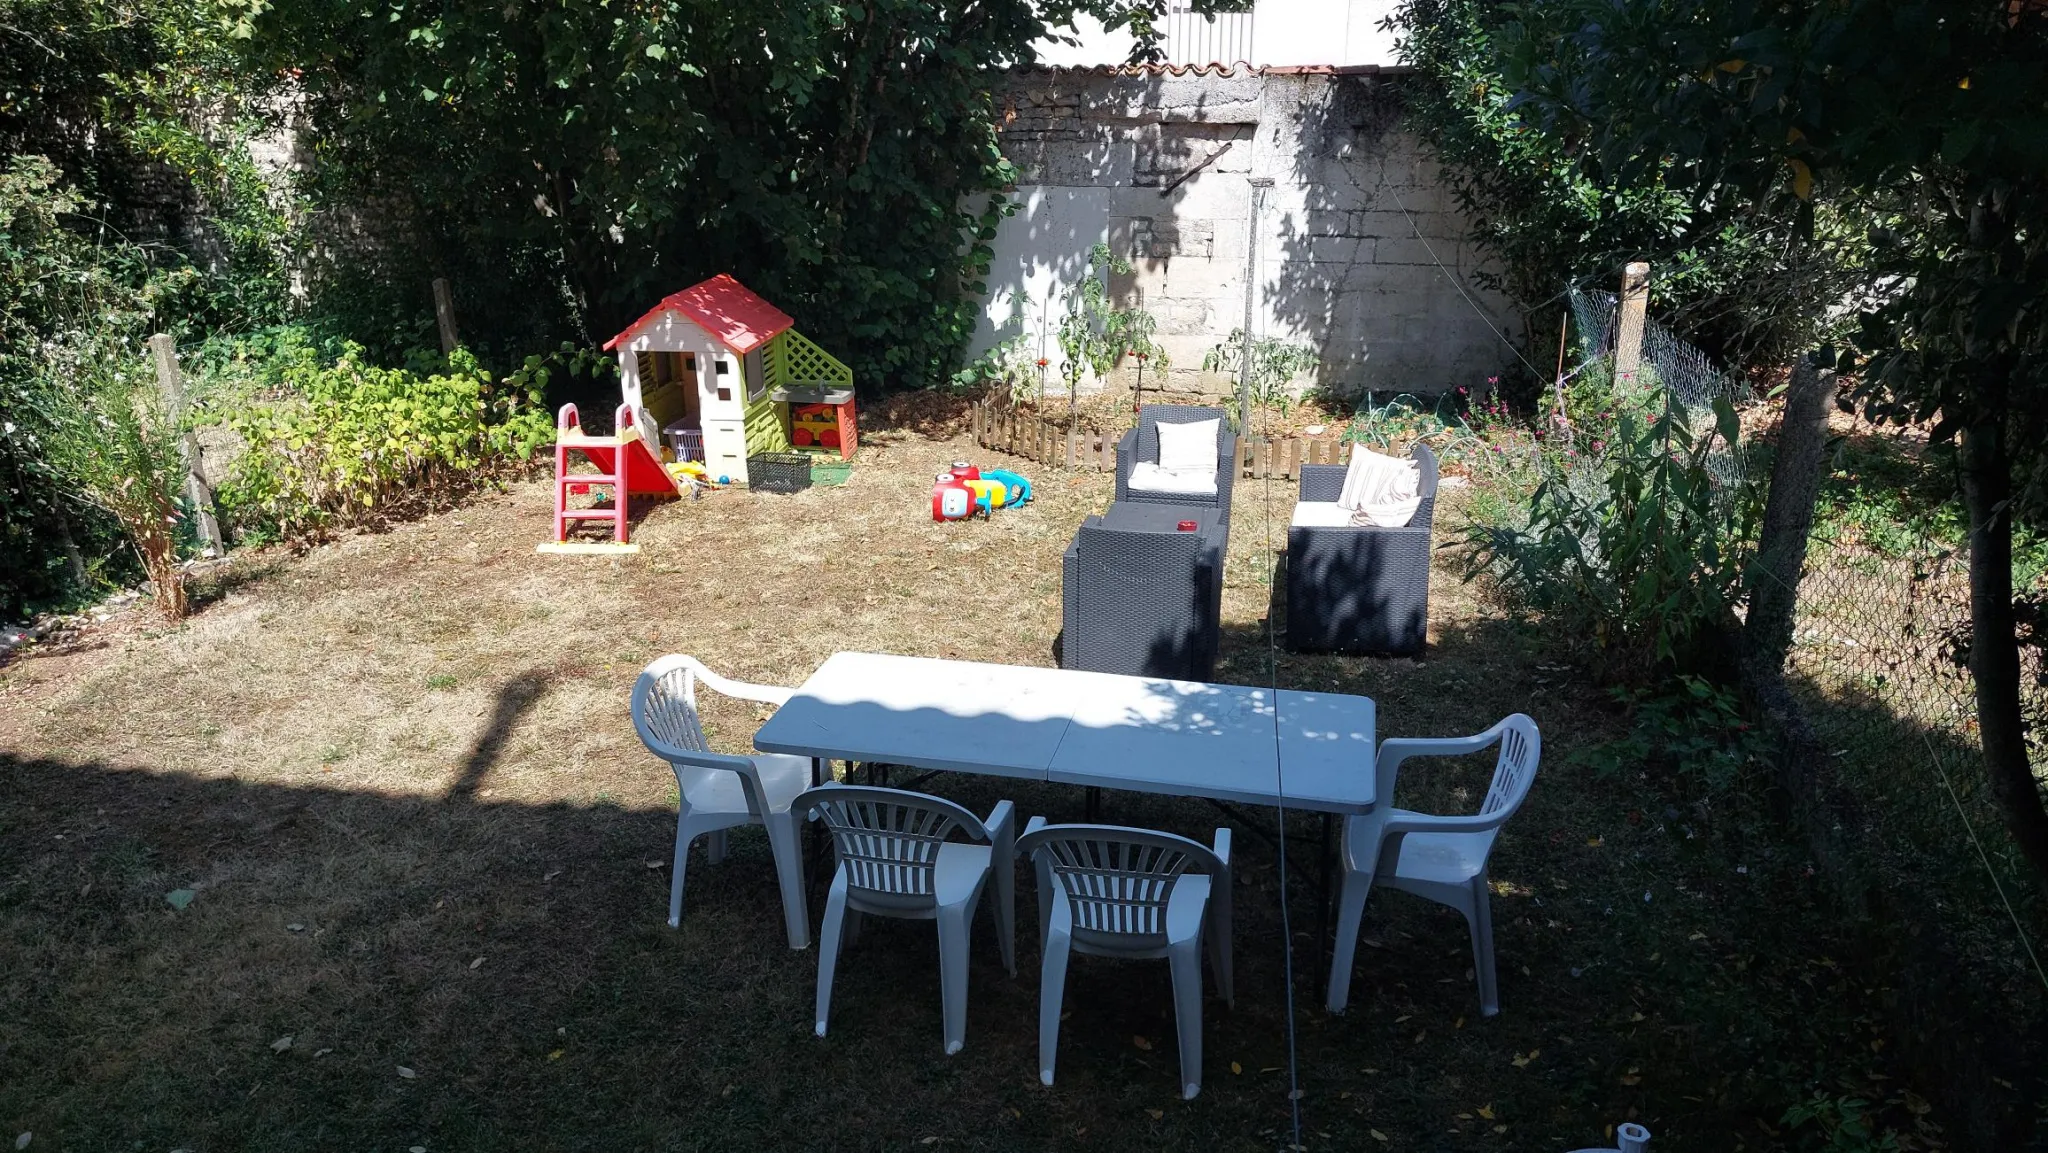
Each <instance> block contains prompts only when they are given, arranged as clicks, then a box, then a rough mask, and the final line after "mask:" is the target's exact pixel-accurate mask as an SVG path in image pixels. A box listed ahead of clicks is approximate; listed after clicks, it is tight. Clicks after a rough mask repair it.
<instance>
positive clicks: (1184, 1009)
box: [1017, 817, 1237, 1099]
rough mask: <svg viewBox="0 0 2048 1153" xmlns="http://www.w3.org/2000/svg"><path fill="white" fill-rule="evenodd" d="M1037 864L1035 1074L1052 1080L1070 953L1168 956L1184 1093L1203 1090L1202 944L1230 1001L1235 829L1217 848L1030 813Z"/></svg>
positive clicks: (1028, 846)
mask: <svg viewBox="0 0 2048 1153" xmlns="http://www.w3.org/2000/svg"><path fill="white" fill-rule="evenodd" d="M1017 851H1018V852H1019V853H1023V854H1027V855H1029V856H1030V858H1031V861H1032V864H1033V866H1034V867H1036V869H1037V870H1038V928H1039V940H1040V941H1041V942H1042V945H1041V948H1042V949H1043V950H1044V961H1043V965H1044V971H1043V973H1042V975H1041V976H1040V978H1039V991H1038V1079H1039V1080H1040V1081H1043V1082H1044V1083H1045V1084H1047V1085H1050V1084H1052V1068H1053V1058H1054V1056H1055V1054H1056V1052H1057V1050H1058V1047H1059V1036H1060V1007H1061V1003H1062V1002H1063V1001H1064V999H1065V996H1066V987H1067V956H1068V954H1069V953H1070V952H1078V953H1087V954H1091V955H1093V956H1098V957H1126V958H1134V959H1151V958H1158V957H1165V958H1166V959H1167V963H1168V965H1169V966H1170V967H1171V969H1172V972H1173V1019H1174V1031H1175V1032H1176V1033H1177V1034H1178V1035H1179V1037H1180V1079H1181V1096H1182V1097H1184V1098H1188V1099H1192V1098H1193V1097H1194V1096H1195V1094H1197V1093H1199V1092H1201V1091H1202V943H1203V941H1204V939H1206V940H1207V942H1208V946H1209V966H1210V968H1211V969H1213V970H1214V971H1215V974H1216V985H1217V988H1218V990H1219V991H1220V992H1221V993H1222V994H1223V1002H1224V1004H1226V1005H1235V1004H1236V1003H1237V1002H1236V996H1235V988H1234V985H1235V982H1234V981H1233V980H1232V977H1231V968H1230V830H1228V829H1218V830H1216V847H1215V848H1214V849H1211V848H1210V847H1209V846H1207V845H1204V844H1202V843H1201V842H1200V841H1193V840H1189V839H1188V838H1186V837H1178V836H1175V835H1173V834H1172V833H1158V832H1153V831H1151V830H1149V829H1126V828H1121V827H1118V826H1115V825H1048V824H1046V823H1045V818H1044V817H1033V818H1031V823H1030V824H1028V825H1026V826H1025V828H1024V836H1023V837H1022V838H1020V839H1019V840H1018V842H1017Z"/></svg>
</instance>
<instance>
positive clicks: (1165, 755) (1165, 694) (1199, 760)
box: [754, 653, 1375, 814]
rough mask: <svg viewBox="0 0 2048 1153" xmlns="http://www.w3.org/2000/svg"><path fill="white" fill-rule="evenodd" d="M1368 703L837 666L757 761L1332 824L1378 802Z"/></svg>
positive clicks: (777, 722)
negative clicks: (1246, 808)
mask: <svg viewBox="0 0 2048 1153" xmlns="http://www.w3.org/2000/svg"><path fill="white" fill-rule="evenodd" d="M1373 722H1374V709H1373V703H1372V700H1371V698H1369V697H1359V696H1349V695H1346V694H1342V693H1308V692H1297V691H1294V690H1291V689H1282V690H1280V691H1278V692H1277V693H1276V692H1275V691H1274V690H1272V689H1261V688H1251V687H1248V686H1242V685H1218V684H1210V683H1207V682H1204V681H1169V680H1159V679H1155V678H1151V677H1132V676H1120V675H1117V674H1114V673H1093V672H1081V671H1077V670H1073V669H1046V668H1029V667H1025V666H1020V665H991V664H981V663H978V662H974V661H949V660H937V659H933V658H928V657H897V656H885V655H882V654H878V653H835V654H833V655H832V657H831V659H829V660H827V661H826V662H825V663H824V665H823V666H821V667H820V668H819V669H818V671H817V672H816V673H813V674H812V675H811V678H810V679H809V680H807V681H805V682H804V683H803V686H802V687H801V688H799V689H797V691H796V692H795V693H794V694H793V695H791V697H790V698H789V702H788V703H787V704H784V705H783V706H782V707H781V708H780V709H777V710H776V713H775V715H774V716H773V717H771V718H769V720H768V723H767V724H765V725H763V726H761V730H760V732H758V733H756V734H755V735H754V747H755V748H757V749H760V750H761V751H762V752H768V753H791V754H795V755H798V756H807V757H812V758H816V759H825V760H845V761H870V762H879V763H884V764H897V765H910V766H915V767H918V768H926V769H946V770H950V771H954V772H968V773H981V774H985V775H990V776H1000V777H1016V778H1021V779H1024V780H1035V781H1048V782H1052V783H1054V784H1069V785H1084V786H1089V787H1093V788H1104V789H1127V790H1133V791H1137V792H1147V793H1166V794H1170V795H1173V796H1181V797H1207V798H1209V799H1211V800H1217V801H1233V802H1239V803H1244V804H1275V803H1281V804H1285V805H1287V806H1288V807H1290V808H1297V809H1308V810H1313V811H1316V812H1321V813H1329V814H1343V813H1363V812H1367V811H1369V810H1371V808H1372V806H1373V803H1374V800H1375V798H1374V796H1373V755H1374V745H1373V735H1374V734H1373Z"/></svg>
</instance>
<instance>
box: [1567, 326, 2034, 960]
mask: <svg viewBox="0 0 2048 1153" xmlns="http://www.w3.org/2000/svg"><path fill="white" fill-rule="evenodd" d="M1568 297H1569V304H1570V308H1571V313H1572V318H1573V323H1574V325H1575V327H1576V329H1577V332H1578V335H1579V340H1580V348H1581V356H1582V359H1581V364H1580V367H1579V368H1577V369H1574V370H1573V372H1572V374H1564V375H1574V374H1580V373H1593V374H1596V375H1597V374H1599V373H1601V372H1605V373H1607V374H1608V375H1607V379H1608V380H1609V381H1613V376H1614V374H1613V372H1612V368H1611V365H1612V363H1613V359H1614V355H1615V349H1616V346H1617V344H1618V340H1619V335H1618V333H1619V311H1620V310H1619V304H1618V298H1617V297H1616V296H1615V294H1613V293H1610V292H1602V291H1598V290H1589V289H1581V288H1577V287H1574V288H1572V289H1571V290H1569V293H1568ZM1642 361H1643V365H1644V372H1643V373H1642V374H1641V376H1642V377H1643V378H1644V379H1645V381H1646V383H1647V385H1648V387H1652V388H1656V389H1659V390H1661V391H1662V392H1663V393H1664V395H1665V398H1666V400H1667V402H1668V403H1669V404H1671V405H1673V406H1675V407H1679V408H1682V409H1684V410H1685V411H1686V413H1687V414H1688V419H1689V420H1690V421H1693V422H1700V421H1701V420H1702V419H1703V418H1704V419H1706V420H1710V419H1711V418H1710V417H1705V416H1704V414H1705V413H1706V412H1707V410H1708V409H1709V408H1710V406H1711V405H1712V404H1713V402H1714V401H1715V400H1717V399H1724V398H1725V399H1727V400H1728V401H1730V402H1731V403H1735V404H1738V405H1741V404H1745V403H1753V402H1755V399H1756V398H1755V397H1754V396H1753V395H1752V393H1751V390H1750V389H1749V388H1748V387H1747V386H1745V385H1744V384H1743V383H1742V382H1740V381H1738V380H1737V379H1735V378H1734V377H1733V376H1731V375H1730V374H1728V373H1726V372H1724V371H1722V370H1721V369H1720V368H1718V367H1717V366H1715V365H1714V363H1713V361H1712V360H1711V359H1710V358H1709V357H1708V356H1707V355H1706V354H1705V353H1704V352H1702V351H1701V350H1699V349H1698V348H1696V347H1694V346H1693V345H1692V344H1690V343H1689V342H1687V341H1686V340H1684V339H1683V338H1681V337H1680V336H1678V335H1677V334H1676V333H1674V332H1672V331H1671V330H1669V329H1667V328H1665V327H1664V326H1663V325H1660V324H1658V323H1656V322H1655V321H1646V322H1645V324H1644V331H1643V338H1642ZM1562 387H1563V385H1562V384H1560V388H1562ZM1612 387H1617V388H1619V387H1622V385H1621V383H1620V382H1618V381H1616V382H1614V383H1613V384H1612ZM1560 403H1562V398H1561V397H1560ZM1760 415H1762V413H1761V412H1760V411H1755V410H1753V416H1752V419H1750V420H1748V421H1745V424H1746V425H1761V424H1764V422H1763V421H1762V420H1759V419H1755V417H1756V416H1760ZM1695 427H1697V423H1696V424H1695ZM1834 432H1835V436H1834V438H1833V443H1832V446H1831V449H1832V451H1831V453H1830V460H1829V463H1828V466H1827V467H1828V469H1829V476H1828V478H1827V479H1826V481H1825V483H1824V484H1823V487H1822V496H1821V508H1820V511H1819V515H1818V517H1817V518H1816V524H1815V528H1814V531H1813V533H1812V534H1811V536H1810V537H1809V540H1808V547H1807V558H1806V567H1805V571H1804V574H1803V576H1802V578H1801V583H1800V586H1799V600H1798V608H1797V613H1796V617H1795V621H1796V624H1795V633H1794V641H1793V647H1792V650H1791V653H1790V655H1789V657H1788V660H1787V667H1786V676H1787V679H1788V681H1789V684H1790V687H1791V688H1792V690H1793V693H1794V697H1795V699H1796V700H1797V701H1798V703H1799V705H1800V707H1801V709H1802V711H1803V712H1804V714H1805V719H1806V721H1807V723H1808V724H1810V725H1811V726H1812V728H1813V730H1814V731H1815V733H1816V734H1817V735H1818V736H1819V737H1820V739H1821V740H1822V741H1823V742H1824V743H1825V745H1826V750H1825V752H1826V755H1827V757H1828V760H1829V762H1830V763H1829V764H1828V765H1827V766H1826V769H1827V772H1828V774H1829V776H1830V777H1831V778H1832V779H1833V781H1834V782H1836V783H1837V784H1838V785H1839V786H1840V787H1841V788H1842V789H1843V790H1845V792H1846V794H1847V796H1848V797H1849V798H1851V799H1852V800H1853V801H1854V803H1855V807H1856V811H1855V813H1854V814H1853V816H1852V817H1851V819H1852V820H1854V821H1855V822H1856V823H1857V824H1858V826H1859V827H1857V828H1854V829H1851V830H1848V831H1847V832H1848V833H1849V835H1850V836H1852V837H1853V838H1854V840H1855V841H1856V848H1857V855H1858V857H1859V862H1858V864H1859V867H1861V868H1864V869H1865V870H1866V871H1869V872H1871V873H1873V874H1874V877H1873V880H1874V881H1875V882H1876V883H1877V884H1879V885H1882V886H1886V887H1888V888H1892V889H1893V890H1894V891H1907V890H1918V891H1919V892H1922V893H1924V894H1925V895H1926V898H1927V899H1926V902H1925V905H1926V908H1927V909H1928V910H1929V911H1930V915H1931V916H1935V917H1938V918H1939V919H1940V921H1941V922H1942V927H1943V929H1944V931H1945V933H1946V937H1947V940H1948V942H1949V944H1950V945H1951V946H1952V947H1954V948H1956V949H1959V950H1961V951H1963V952H1964V953H1965V954H1967V960H1968V961H1969V962H1970V963H1971V967H1972V969H1973V970H1975V971H1976V972H1977V973H1979V974H1980V975H1981V976H1982V977H1983V978H1984V979H1985V980H1987V981H1988V982H1990V983H1991V984H1992V986H1994V987H1999V986H2004V985H2006V984H2008V983H2011V982H2019V983H2023V984H2025V985H2028V986H2032V987H2034V991H2035V992H2038V991H2040V990H2041V989H2044V988H2048V973H2044V971H2043V969H2042V967H2041V962H2040V960H2039V959H2038V958H2037V957H2036V955H2035V949H2036V946H2035V945H2034V942H2035V941H2037V940H2039V939H2041V938H2042V937H2043V936H2044V935H2048V924H2044V921H2048V909H2044V908H2043V907H2042V903H2041V902H2040V900H2039V898H2038V897H2037V896H2036V893H2037V891H2038V890H2037V887H2036V886H2035V885H2033V884H2032V882H2031V879H2030V878H2029V876H2028V875H2027V871H2026V866H2025V863H2024V861H2023V860H2022V859H2021V857H2020V855H2019V851H2018V849H2017V847H2016V846H2015V845H2014V844H2013V842H2012V840H2011V839H2010V838H2009V837H2008V836H2006V834H2005V831H2004V827H2003V825H2002V823H2001V821H2000V818H1999V814H1998V812H1997V809H1996V807H1995V805H1994V803H1993V799H1992V797H1991V796H1990V795H1989V790H1988V787H1987V786H1986V785H1985V783H1984V770H1983V763H1982V758H1981V753H1980V750H1979V745H1978V734H1977V722H1976V706H1975V699H1974V684H1973V681H1972V679H1971V676H1970V672H1969V668H1968V642H1969V622H1970V611H1969V609H1970V602H1969V579H1968V571H1967V570H1968V564H1967V559H1968V558H1967V555H1966V552H1965V551H1964V549H1963V548H1962V546H1961V541H1960V528H1959V527H1958V526H1956V525H1955V523H1954V522H1953V521H1952V520H1951V521H1948V522H1943V521H1941V518H1940V517H1939V516H1938V515H1931V512H1932V513H1938V509H1937V510H1928V509H1925V508H1919V507H1915V506H1916V503H1926V502H1937V503H1938V502H1940V501H1942V500H1944V499H1945V495H1946V494H1945V492H1943V491H1941V490H1940V483H1939V481H1938V480H1937V481H1936V482H1934V483H1932V484H1930V483H1928V481H1927V473H1928V469H1929V467H1930V463H1929V461H1927V460H1926V459H1925V454H1926V446H1925V442H1924V439H1922V438H1918V437H1916V436H1915V435H1913V434H1910V433H1908V434H1905V435H1892V434H1887V433H1885V432H1882V431H1880V430H1876V429H1872V428H1870V427H1869V426H1867V425H1858V424H1853V423H1851V422H1849V421H1848V419H1847V418H1846V417H1837V420H1836V427H1835V429H1834ZM1708 462H1709V467H1710V468H1711V469H1712V470H1713V471H1714V472H1715V473H1716V475H1717V479H1719V480H1722V481H1724V482H1730V483H1735V482H1741V481H1745V480H1747V481H1750V482H1754V483H1756V484H1759V485H1762V484H1767V483H1768V480H1769V477H1768V473H1767V468H1768V457H1767V456H1766V455H1765V454H1764V453H1762V452H1761V451H1759V450H1758V448H1757V447H1755V445H1754V443H1753V442H1752V441H1751V440H1750V438H1745V440H1744V442H1743V443H1741V444H1739V445H1738V446H1736V448H1735V449H1734V451H1732V452H1727V453H1717V454H1714V455H1711V456H1710V457H1709V458H1708ZM1916 483H1917V484H1918V485H1920V486H1921V488H1922V491H1920V492H1919V493H1918V494H1917V501H1916V497H1914V496H1905V497H1904V498H1903V499H1902V495H1901V494H1902V492H1903V491H1905V490H1907V489H1911V488H1913V487H1915V485H1916ZM2026 652H2027V654H2028V655H2027V664H2028V667H2027V668H2025V669H2024V670H2023V672H2024V674H2025V675H2024V677H2023V680H2024V681H2025V683H2026V684H2027V685H2028V686H2030V690H2029V691H2030V699H2029V700H2028V701H2027V702H2026V703H2027V708H2028V715H2029V716H2031V717H2036V718H2048V668H2044V667H2043V663H2042V661H2041V658H2040V652H2039V650H2038V649H2031V648H2030V649H2028V650H2026ZM2044 752H2048V750H2044V749H2043V748H2042V747H2041V745H2040V744H2039V743H2037V745H2036V761H2035V763H2036V772H2037V775H2040V773H2041V771H2042V769H2043V768H2044V767H2048V755H2044ZM1958 959H1959V960H1962V959H1964V958H1958Z"/></svg>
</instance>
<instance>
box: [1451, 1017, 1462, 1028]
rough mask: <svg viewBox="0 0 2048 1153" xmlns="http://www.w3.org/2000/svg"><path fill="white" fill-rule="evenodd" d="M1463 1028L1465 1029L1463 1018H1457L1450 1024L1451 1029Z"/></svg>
mask: <svg viewBox="0 0 2048 1153" xmlns="http://www.w3.org/2000/svg"><path fill="white" fill-rule="evenodd" d="M1464 1027H1465V1018H1463V1017H1460V1018H1458V1019H1457V1020H1455V1021H1453V1022H1451V1028H1453V1029H1462V1028H1464Z"/></svg>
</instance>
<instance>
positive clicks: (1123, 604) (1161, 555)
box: [1061, 518, 1227, 680]
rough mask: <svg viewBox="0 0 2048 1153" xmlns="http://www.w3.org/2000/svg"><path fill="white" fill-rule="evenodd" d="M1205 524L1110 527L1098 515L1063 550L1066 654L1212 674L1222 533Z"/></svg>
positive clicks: (1102, 667) (1161, 672)
mask: <svg viewBox="0 0 2048 1153" xmlns="http://www.w3.org/2000/svg"><path fill="white" fill-rule="evenodd" d="M1226 532H1227V529H1226V528H1225V527H1224V526H1223V525H1222V524H1221V522H1220V521H1219V522H1218V524H1217V525H1216V526H1215V527H1213V528H1212V529H1211V530H1210V531H1208V532H1202V533H1183V532H1157V531H1132V530H1123V529H1112V528H1108V527H1105V526H1103V525H1102V524H1100V523H1099V522H1095V521H1093V520H1092V518H1091V521H1090V522H1089V523H1084V524H1083V525H1082V526H1081V528H1080V530H1079V531H1078V532H1077V533H1076V534H1075V538H1074V544H1073V545H1072V546H1071V547H1070V548H1069V549H1068V551H1067V555H1066V556H1065V557H1064V558H1062V559H1063V565H1062V568H1063V574H1062V575H1063V577H1065V580H1064V582H1063V583H1064V586H1065V587H1064V589H1063V594H1064V595H1063V596H1062V598H1061V600H1062V604H1061V616H1062V621H1063V623H1064V624H1065V627H1066V633H1065V636H1064V638H1063V640H1062V643H1061V663H1062V664H1063V665H1064V666H1066V667H1068V668H1077V669H1088V670H1091V671H1094V672H1106V673H1126V674H1131V675H1136V676H1154V677H1178V678H1183V679H1190V680H1206V679H1208V677H1209V674H1210V672H1211V671H1212V670H1213V669H1214V667H1215V662H1216V649H1217V644H1218V641H1219V640H1220V629H1219V625H1218V622H1217V614H1218V609H1219V608H1220V605H1221V587H1222V560H1223V542H1224V540H1225V533H1226Z"/></svg>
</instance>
